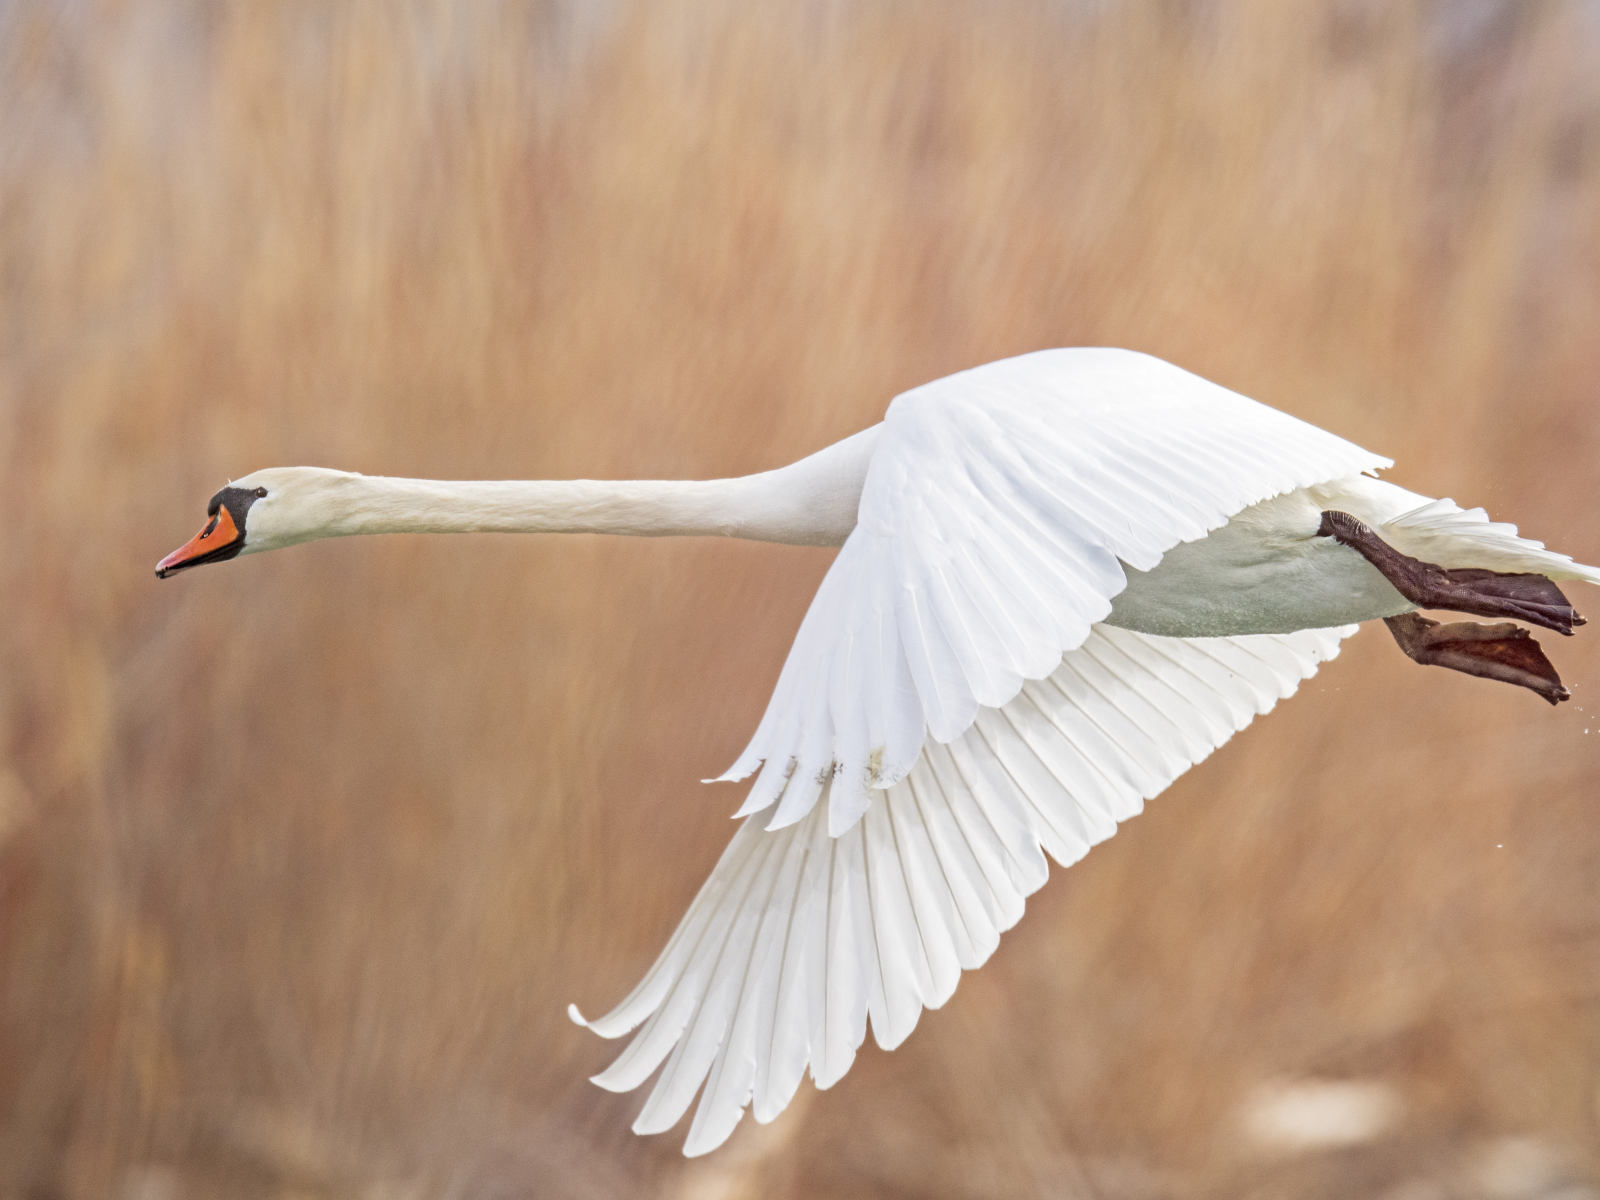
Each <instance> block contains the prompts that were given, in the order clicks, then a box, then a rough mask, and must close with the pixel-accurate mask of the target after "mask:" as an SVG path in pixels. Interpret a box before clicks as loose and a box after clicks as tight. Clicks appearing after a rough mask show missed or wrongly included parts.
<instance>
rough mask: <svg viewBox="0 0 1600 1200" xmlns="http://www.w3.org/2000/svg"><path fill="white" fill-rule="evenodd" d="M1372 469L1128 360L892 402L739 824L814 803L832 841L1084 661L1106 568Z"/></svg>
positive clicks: (1322, 437)
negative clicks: (875, 793) (934, 759)
mask: <svg viewBox="0 0 1600 1200" xmlns="http://www.w3.org/2000/svg"><path fill="white" fill-rule="evenodd" d="M1388 465H1390V464H1389V460H1388V459H1385V458H1381V457H1379V456H1378V455H1375V454H1371V453H1369V452H1368V451H1366V450H1363V449H1361V448H1360V447H1359V446H1355V445H1352V444H1351V443H1349V442H1347V441H1344V440H1343V439H1342V438H1338V437H1335V436H1334V435H1332V434H1330V433H1325V432H1323V431H1322V430H1320V429H1317V428H1316V427H1315V426H1312V425H1308V424H1306V423H1304V422H1302V421H1298V420H1296V419H1295V418H1293V417H1290V416H1287V415H1285V414H1283V413H1280V412H1277V411H1275V410H1273V409H1270V408H1267V407H1266V406H1264V405H1261V404H1257V403H1256V402H1255V401H1253V400H1248V399H1246V398H1245V397H1243V396H1240V395H1237V394H1235V393H1233V392H1230V391H1228V390H1227V389H1226V388H1222V387H1218V386H1217V385H1216V384H1213V383H1208V382H1207V381H1205V380H1203V379H1201V378H1199V377H1198V376H1195V375H1191V374H1189V373H1188V372H1187V371H1183V370H1180V369H1179V368H1177V367H1174V366H1172V365H1171V364H1169V363H1165V362H1162V361H1161V360H1160V359H1156V358H1151V357H1149V356H1148V355H1144V354H1136V353H1133V352H1132V351H1127V350H1100V349H1091V350H1082V349H1079V350H1046V351H1041V352H1039V353H1037V354H1027V355H1023V356H1022V357H1020V358H1012V359H1007V360H1005V361H1003V362H998V363H991V364H989V365H988V366H984V367H978V368H976V369H974V370H971V371H964V372H962V373H961V374H958V375H952V376H950V377H948V378H946V379H941V380H938V381H936V382H934V383H930V384H927V385H925V386H923V387H920V388H916V389H914V390H912V391H910V392H906V393H905V394H904V395H902V396H899V397H897V398H896V399H895V401H894V403H893V404H891V405H890V406H889V411H888V415H887V416H886V417H885V419H884V428H883V433H882V435H881V437H880V439H879V442H878V445H877V449H876V450H875V451H874V453H873V457H872V463H871V466H870V467H869V469H868V472H867V478H866V483H865V488H864V490H863V492H862V496H861V510H860V522H859V524H858V525H857V527H856V529H855V531H854V532H853V533H851V535H850V537H849V540H848V541H846V543H845V545H844V548H843V549H842V550H841V551H840V552H839V557H838V558H837V559H836V560H835V561H834V564H833V566H832V568H831V569H830V570H829V572H828V575H827V577H826V578H825V579H824V580H823V583H822V586H821V588H820V589H819V590H818V592H817V597H816V599H815V600H814V601H813V602H812V605H811V609H810V611H809V612H807V614H806V618H805V621H804V622H803V623H802V625H801V627H800V632H799V634H798V636H797V637H796V638H795V643H794V647H793V649H791V650H790V652H789V657H788V660H787V661H786V662H785V664H784V668H783V672H782V674H781V675H780V677H779V679H778V686H777V688H776V689H775V690H774V692H773V696H772V700H771V702H770V703H769V704H768V706H767V711H766V715H765V716H764V717H763V718H762V721H761V724H760V726H759V728H758V729H757V730H756V734H755V737H754V738H753V739H752V740H751V742H750V745H749V747H748V748H747V749H746V750H745V752H744V754H743V755H742V756H740V758H739V760H738V762H736V763H735V764H734V765H733V766H732V767H731V768H730V769H729V771H728V773H727V774H726V775H724V776H723V778H724V779H742V778H744V777H745V776H746V775H749V774H750V773H751V772H753V771H755V770H756V769H757V768H758V767H760V768H761V774H760V777H759V778H758V779H757V780H756V782H755V784H754V785H753V786H752V787H751V789H750V795H749V798H748V800H747V801H746V803H745V805H744V807H743V808H742V809H740V813H739V815H741V816H748V815H750V814H752V813H756V812H760V811H762V810H763V809H765V808H767V807H769V806H771V805H772V804H774V803H775V802H776V804H777V810H776V812H775V813H774V814H773V816H772V818H771V820H770V821H769V822H768V826H767V827H768V828H769V829H781V828H783V827H784V826H785V825H789V824H792V823H794V822H796V821H799V820H800V819H801V818H802V817H804V816H805V815H806V814H807V813H809V812H810V811H811V809H812V806H813V805H814V804H815V803H816V801H817V798H818V797H819V796H820V795H821V794H822V792H823V790H824V789H825V788H826V789H827V790H828V791H829V793H830V801H829V817H828V828H829V832H831V833H832V834H834V835H836V836H837V835H838V834H841V833H843V832H844V831H845V830H847V829H849V828H850V827H851V825H852V824H854V822H855V821H856V820H858V819H859V818H860V817H861V815H862V814H863V813H864V812H866V810H867V806H868V802H869V799H870V796H871V792H872V789H874V788H883V787H887V786H889V785H890V784H893V783H895V782H897V781H898V780H900V779H903V778H904V777H905V776H906V774H907V773H908V772H909V771H910V770H911V769H912V766H913V765H914V764H915V763H916V762H917V760H918V756H919V755H920V754H921V752H922V746H923V740H924V737H925V735H926V734H928V733H931V734H932V735H933V738H934V740H935V741H938V742H942V743H949V742H952V741H953V740H954V739H956V738H957V737H959V736H960V735H961V734H962V732H963V731H965V730H966V729H967V727H968V726H970V725H971V724H972V722H973V719H974V718H975V717H976V715H977V713H978V710H979V708H980V707H989V708H999V707H1001V706H1002V705H1004V704H1006V703H1007V702H1008V701H1010V700H1011V699H1012V698H1013V697H1014V696H1016V695H1017V694H1018V692H1019V691H1020V690H1021V689H1022V686H1023V683H1024V681H1025V680H1030V679H1043V678H1044V677H1045V676H1046V675H1048V674H1050V673H1051V672H1052V671H1054V670H1055V669H1056V666H1057V665H1058V664H1059V663H1060V662H1061V656H1062V654H1063V653H1065V652H1067V651H1069V650H1072V649H1075V648H1076V647H1078V646H1080V645H1082V644H1083V642H1084V639H1085V638H1087V637H1088V636H1089V629H1090V626H1092V625H1093V624H1094V623H1095V622H1097V621H1100V620H1102V619H1104V618H1105V616H1106V615H1107V614H1108V613H1109V612H1110V611H1111V598H1112V597H1113V596H1115V595H1116V594H1117V593H1118V592H1120V591H1121V590H1122V589H1123V587H1124V586H1126V577H1125V576H1124V574H1123V567H1122V564H1123V563H1128V564H1130V565H1132V566H1134V567H1137V568H1139V569H1140V570H1149V569H1150V568H1152V567H1154V566H1155V565H1156V563H1157V562H1159V561H1160V559H1161V556H1162V555H1163V554H1164V553H1165V552H1166V551H1167V550H1169V549H1171V548H1172V547H1173V546H1175V545H1177V544H1178V543H1179V542H1181V541H1192V540H1194V539H1196V538H1200V537H1203V536H1205V534H1206V533H1208V532H1209V531H1211V530H1213V529H1216V528H1217V527H1219V526H1221V525H1223V524H1225V523H1226V522H1227V521H1228V519H1229V518H1230V517H1231V516H1233V514H1234V513H1236V512H1238V511H1239V510H1240V509H1243V508H1246V507H1248V506H1249V505H1251V504H1255V503H1257V502H1259V501H1261V500H1265V499H1267V498H1269V497H1271V496H1275V495H1278V494H1280V493H1283V492H1288V491H1292V490H1294V489H1295V488H1300V487H1307V486H1310V485H1313V484H1317V483H1323V482H1326V481H1328V480H1333V479H1339V478H1342V477H1345V476H1350V475H1356V474H1359V473H1360V472H1362V471H1368V470H1373V469H1376V468H1378V467H1384V466H1388ZM1119 560H1120V561H1119ZM763 763H764V764H765V765H764V766H763V765H762V764H763Z"/></svg>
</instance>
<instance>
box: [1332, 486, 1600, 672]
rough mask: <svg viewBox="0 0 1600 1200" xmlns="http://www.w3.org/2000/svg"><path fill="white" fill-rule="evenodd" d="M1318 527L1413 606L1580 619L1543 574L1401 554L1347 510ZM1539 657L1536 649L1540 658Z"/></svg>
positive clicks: (1542, 620) (1560, 628)
mask: <svg viewBox="0 0 1600 1200" xmlns="http://www.w3.org/2000/svg"><path fill="white" fill-rule="evenodd" d="M1317 533H1318V534H1319V535H1321V536H1322V537H1331V538H1333V539H1334V540H1335V541H1336V542H1338V543H1340V544H1341V545H1344V546H1349V547H1350V548H1351V549H1352V550H1355V551H1356V552H1357V553H1359V554H1360V555H1361V556H1362V557H1363V558H1365V559H1366V560H1367V561H1368V562H1369V563H1371V564H1372V565H1373V566H1375V567H1377V568H1378V570H1379V571H1381V572H1382V573H1383V576H1384V578H1385V579H1387V580H1388V581H1389V582H1390V583H1392V584H1393V585H1394V588H1395V590H1396V591H1397V592H1399V593H1400V594H1401V595H1402V596H1404V597H1405V598H1406V599H1407V600H1409V601H1411V603H1413V604H1415V605H1416V606H1417V607H1418V608H1445V609H1449V610H1450V611H1451V612H1464V613H1471V614H1472V615H1473V616H1475V617H1512V618H1515V619H1517V620H1521V621H1526V622H1528V623H1529V624H1530V625H1538V626H1540V627H1542V628H1544V629H1553V630H1555V631H1556V632H1557V633H1564V634H1568V635H1570V634H1571V633H1572V628H1573V626H1575V625H1582V624H1583V623H1584V620H1583V618H1582V617H1580V616H1579V615H1578V614H1577V613H1576V612H1574V611H1573V609H1572V605H1571V603H1569V602H1568V600H1567V598H1566V597H1565V596H1564V595H1562V594H1561V589H1560V588H1558V587H1557V586H1556V585H1555V584H1554V583H1552V582H1551V581H1550V580H1548V579H1546V578H1545V577H1544V576H1543V575H1516V574H1505V573H1502V572H1500V571H1483V570H1477V569H1457V570H1447V569H1446V568H1444V567H1441V566H1437V565H1435V564H1434V563H1430V562H1423V561H1422V560H1421V559H1418V558H1411V557H1409V556H1407V555H1404V554H1401V553H1400V551H1398V550H1396V549H1395V548H1394V547H1393V546H1391V545H1389V543H1388V542H1386V541H1384V540H1383V539H1382V538H1380V537H1379V536H1378V535H1377V534H1375V533H1373V532H1372V530H1371V529H1369V528H1368V527H1367V526H1365V525H1363V524H1362V523H1361V522H1360V521H1358V520H1356V519H1355V518H1354V517H1352V516H1351V515H1350V514H1349V513H1342V512H1325V513H1323V514H1322V525H1321V527H1320V528H1318V530H1317ZM1451 628H1456V626H1451ZM1396 636H1398V635H1396ZM1543 657H1544V656H1543V655H1542V654H1541V655H1540V659H1541V660H1542V659H1543ZM1547 665H1548V664H1547ZM1552 674H1553V673H1552ZM1529 686H1531V685H1529ZM1552 703H1554V701H1552Z"/></svg>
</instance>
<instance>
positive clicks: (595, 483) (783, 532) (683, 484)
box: [239, 426, 880, 549]
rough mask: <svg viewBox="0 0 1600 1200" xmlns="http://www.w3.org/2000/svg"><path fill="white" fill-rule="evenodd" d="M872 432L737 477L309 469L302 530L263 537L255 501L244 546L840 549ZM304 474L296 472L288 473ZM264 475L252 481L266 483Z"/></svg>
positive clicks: (266, 514)
mask: <svg viewBox="0 0 1600 1200" xmlns="http://www.w3.org/2000/svg"><path fill="white" fill-rule="evenodd" d="M879 428H880V427H878V426H874V427H873V428H871V429H867V430H864V431H862V432H861V433H858V434H856V435H854V436H853V437H849V438H846V439H845V440H844V441H842V442H838V443H836V444H835V445H832V446H829V447H828V448H827V449H826V450H822V451H819V452H818V453H816V454H813V455H811V456H810V457H809V458H804V459H802V460H800V461H799V462H797V463H793V464H791V465H790V466H787V467H782V468H780V469H778V470H775V471H766V472H763V473H761V474H759V475H747V476H744V477H742V478H738V479H712V480H696V481H680V480H626V481H611V480H593V479H573V480H550V481H546V480H527V481H524V480H506V481H495V482H451V481H443V480H431V479H393V478H388V477H386V476H374V475H355V474H350V473H347V472H342V471H317V472H316V477H315V479H314V481H313V480H309V479H308V480H307V482H308V483H314V487H313V488H312V489H311V495H312V497H314V498H313V499H312V505H313V506H314V508H315V510H316V517H315V520H314V521H304V522H301V521H296V522H294V524H295V525H297V526H299V527H298V528H296V529H294V530H292V531H291V530H290V529H289V528H281V529H278V528H274V526H277V525H279V523H280V521H282V520H283V517H281V516H279V514H278V513H275V512H274V511H273V509H274V508H275V507H276V506H274V505H272V504H269V503H262V504H261V505H260V506H259V508H260V510H261V511H260V512H259V516H260V517H261V518H263V520H262V522H261V526H260V528H259V529H258V528H257V525H256V521H257V515H258V514H257V513H256V512H252V514H251V518H250V521H251V530H250V537H249V539H248V540H249V541H250V542H258V537H257V535H258V533H259V535H260V537H259V542H258V544H259V547H260V548H261V549H272V548H275V547H276V546H278V545H288V544H291V543H293V542H296V541H305V540H309V539H311V538H320V537H341V536H347V535H352V534H368V533H620V534H632V535H634V536H640V537H667V536H673V535H687V536H694V535H711V536H717V537H738V538H748V539H751V540H754V541H762V542H787V543H790V544H793V545H801V546H839V545H843V543H844V540H845V538H846V537H848V536H849V534H850V531H851V530H852V529H854V528H855V524H856V509H857V507H858V505H859V504H860V500H861V488H862V485H863V483H864V481H865V479H866V473H867V464H868V461H869V460H870V458H871V456H872V450H873V447H874V446H875V445H876V443H877V438H878V432H879ZM293 470H297V471H309V470H310V469H308V468H294V469H293ZM271 474H274V473H272V472H258V473H257V475H253V476H250V477H249V478H248V479H245V480H240V481H239V485H249V484H252V483H254V482H255V481H256V480H257V479H258V478H260V479H262V480H263V481H264V482H267V483H269V488H268V490H269V492H270V491H271V487H270V482H271V480H270V478H269V476H270V475H271Z"/></svg>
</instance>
